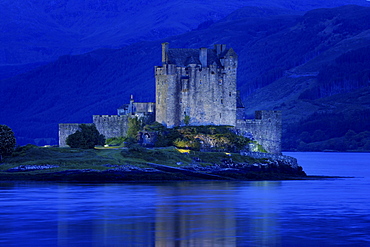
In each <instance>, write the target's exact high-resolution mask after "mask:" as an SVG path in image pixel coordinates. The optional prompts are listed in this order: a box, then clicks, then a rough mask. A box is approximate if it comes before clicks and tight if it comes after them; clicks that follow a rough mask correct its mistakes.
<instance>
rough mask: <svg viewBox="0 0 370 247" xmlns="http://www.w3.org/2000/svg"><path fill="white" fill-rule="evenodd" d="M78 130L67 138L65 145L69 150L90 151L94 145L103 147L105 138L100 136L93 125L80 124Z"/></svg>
mask: <svg viewBox="0 0 370 247" xmlns="http://www.w3.org/2000/svg"><path fill="white" fill-rule="evenodd" d="M79 128H80V130H77V131H76V133H74V134H72V135H69V136H68V137H67V140H66V143H67V145H69V146H70V147H71V148H84V149H92V148H94V147H95V145H104V144H105V137H104V135H102V134H100V133H99V131H98V130H97V129H96V127H95V125H94V124H92V125H86V124H80V125H79Z"/></svg>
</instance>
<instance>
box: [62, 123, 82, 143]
mask: <svg viewBox="0 0 370 247" xmlns="http://www.w3.org/2000/svg"><path fill="white" fill-rule="evenodd" d="M79 125H80V124H79V123H61V124H59V147H69V146H68V145H67V143H66V140H67V137H68V136H69V135H72V134H74V133H75V132H76V131H77V130H79V129H80V128H79Z"/></svg>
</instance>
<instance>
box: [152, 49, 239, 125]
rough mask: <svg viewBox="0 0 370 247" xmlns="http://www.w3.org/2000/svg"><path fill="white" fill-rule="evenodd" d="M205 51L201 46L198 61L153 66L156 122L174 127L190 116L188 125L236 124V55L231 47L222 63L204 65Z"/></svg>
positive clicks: (205, 59) (166, 59) (205, 60)
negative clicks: (221, 64)
mask: <svg viewBox="0 0 370 247" xmlns="http://www.w3.org/2000/svg"><path fill="white" fill-rule="evenodd" d="M206 54H207V49H206V48H201V50H200V63H197V62H196V61H192V62H194V63H190V64H188V65H187V66H176V65H175V64H163V66H156V67H155V78H156V103H157V104H156V121H157V122H159V123H162V124H164V125H166V126H167V127H173V126H178V125H183V124H184V119H185V116H189V117H190V125H208V124H214V125H231V126H235V125H236V97H237V92H236V72H237V55H236V54H235V52H234V51H233V50H232V49H230V50H229V52H227V54H225V56H224V57H223V58H222V63H223V66H220V65H217V64H210V65H208V66H207V61H208V60H207V56H206ZM163 56H167V55H166V53H165V51H164V55H163ZM163 61H168V58H164V60H163Z"/></svg>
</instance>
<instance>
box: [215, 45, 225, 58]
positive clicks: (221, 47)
mask: <svg viewBox="0 0 370 247" xmlns="http://www.w3.org/2000/svg"><path fill="white" fill-rule="evenodd" d="M214 47H215V50H216V53H217V56H219V55H220V54H221V53H222V52H224V51H225V50H226V45H225V44H215V45H214Z"/></svg>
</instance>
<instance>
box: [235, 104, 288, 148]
mask: <svg viewBox="0 0 370 247" xmlns="http://www.w3.org/2000/svg"><path fill="white" fill-rule="evenodd" d="M236 128H237V129H238V130H239V131H240V132H242V133H243V134H246V133H250V134H252V136H253V138H254V140H256V141H257V142H258V143H259V144H261V145H262V147H263V148H264V149H265V150H266V151H267V152H269V153H274V154H280V153H281V135H282V122H281V112H280V111H256V112H255V119H246V120H242V119H238V120H237V124H236Z"/></svg>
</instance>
